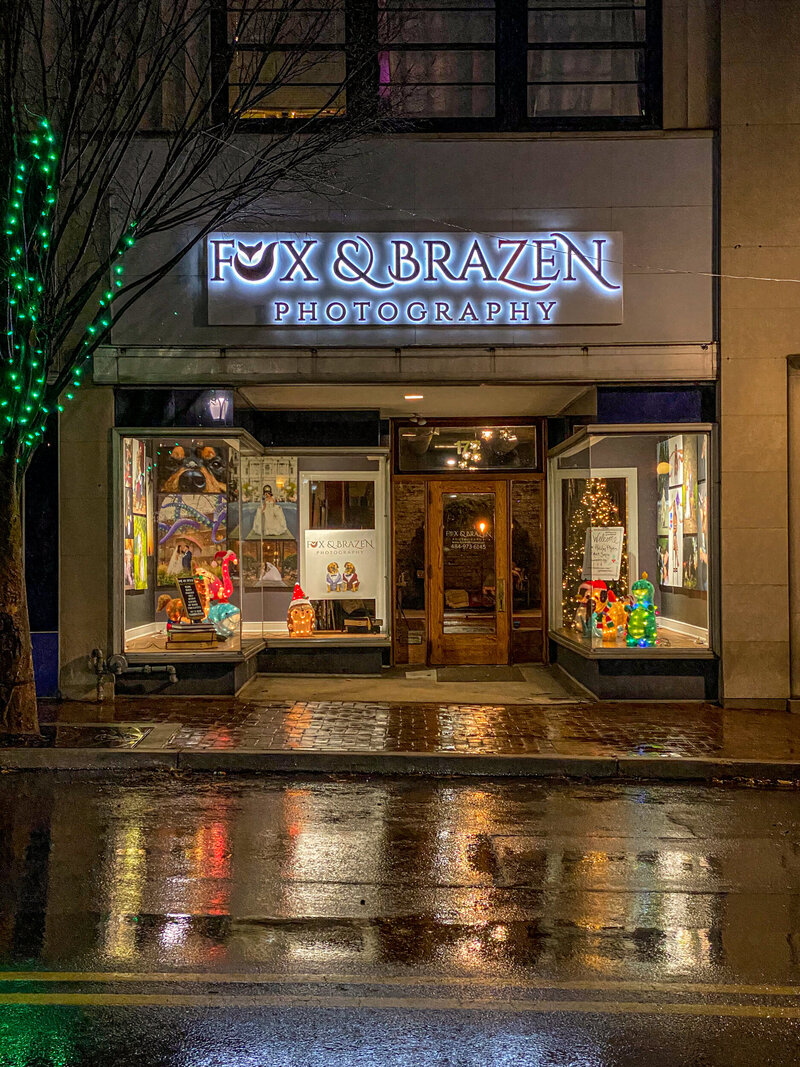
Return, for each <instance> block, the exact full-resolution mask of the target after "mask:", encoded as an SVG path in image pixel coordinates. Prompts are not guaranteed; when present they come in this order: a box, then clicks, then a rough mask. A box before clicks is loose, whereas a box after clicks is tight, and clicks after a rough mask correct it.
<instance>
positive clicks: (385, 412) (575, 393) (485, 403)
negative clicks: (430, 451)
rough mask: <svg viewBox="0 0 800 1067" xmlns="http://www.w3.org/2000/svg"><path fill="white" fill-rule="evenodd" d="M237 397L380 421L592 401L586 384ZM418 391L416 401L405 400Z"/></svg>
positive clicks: (326, 390) (253, 392)
mask: <svg viewBox="0 0 800 1067" xmlns="http://www.w3.org/2000/svg"><path fill="white" fill-rule="evenodd" d="M238 393H239V396H240V397H241V399H242V400H243V401H244V402H245V403H246V404H250V405H251V406H252V407H254V408H259V409H262V410H266V409H270V408H272V409H275V408H282V409H288V410H300V411H312V410H335V409H337V408H346V409H349V410H351V411H352V410H359V409H360V410H370V411H374V410H375V409H376V408H378V409H380V413H381V416H382V417H383V418H397V417H399V416H404V415H427V416H430V417H439V418H455V417H466V418H472V417H475V418H491V417H493V416H494V417H498V416H512V415H559V414H561V413H562V412H563V411H564V410H565V409H566V408H572V406H573V405H574V404H576V402H577V401H579V400H580V399H581V398H582V397H583V398H585V400H586V401H591V400H592V398H593V390H592V389H591V388H588V389H587V387H586V386H585V385H412V384H397V385H395V384H392V385H248V386H244V387H240V388H239V390H238ZM420 393H421V394H422V399H421V400H406V399H404V397H405V395H406V394H420ZM581 410H582V407H581ZM591 411H592V408H590V407H587V412H588V413H591Z"/></svg>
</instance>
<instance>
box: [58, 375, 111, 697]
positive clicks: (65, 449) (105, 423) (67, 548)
mask: <svg viewBox="0 0 800 1067" xmlns="http://www.w3.org/2000/svg"><path fill="white" fill-rule="evenodd" d="M113 425H114V394H113V392H112V390H111V389H104V388H92V387H90V386H89V384H88V382H87V385H86V388H85V390H84V389H82V390H81V392H80V393H78V395H77V396H76V399H75V401H74V402H73V403H71V404H67V405H66V406H65V409H64V413H63V414H62V415H61V417H60V421H59V435H60V441H59V447H60V455H61V480H60V486H59V498H60V509H61V533H60V549H59V550H60V557H61V559H60V562H61V568H60V570H61V574H60V584H61V588H60V598H59V631H60V688H61V692H62V694H63V696H64V697H66V698H67V699H71V700H87V699H94V698H95V697H96V692H97V679H96V677H95V675H94V673H93V672H92V671H91V669H90V667H89V655H90V653H91V651H92V649H93V648H100V649H102V650H103V651H104V652H105V653H106V655H108V654H109V653H110V648H111V645H110V641H111V634H110V625H111V601H112V596H111V555H110V554H111V544H112V537H111V525H110V523H111V515H110V510H109V500H110V492H111V448H110V432H109V431H110V430H111V429H112V427H113Z"/></svg>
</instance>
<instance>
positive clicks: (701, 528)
mask: <svg viewBox="0 0 800 1067" xmlns="http://www.w3.org/2000/svg"><path fill="white" fill-rule="evenodd" d="M703 440H705V438H703ZM697 588H698V589H700V590H703V591H708V483H707V482H700V484H699V485H698V487H697Z"/></svg>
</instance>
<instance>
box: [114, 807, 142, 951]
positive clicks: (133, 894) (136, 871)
mask: <svg viewBox="0 0 800 1067" xmlns="http://www.w3.org/2000/svg"><path fill="white" fill-rule="evenodd" d="M120 808H121V809H122V811H121V813H120V821H119V822H118V823H117V824H115V825H114V827H113V836H112V839H111V849H110V852H109V855H108V858H107V860H106V869H107V874H106V881H107V884H108V917H107V919H106V931H105V947H106V952H107V953H108V955H109V956H110V957H111V958H112V959H132V958H133V957H134V956H135V955H136V923H137V921H138V913H139V911H140V909H141V906H142V897H143V893H144V882H145V877H146V873H147V849H146V848H145V844H146V836H145V833H144V828H143V826H142V822H141V812H140V810H139V804H138V803H137V802H136V800H135V799H133V798H130V799H128V798H123V799H122V801H121V802H120Z"/></svg>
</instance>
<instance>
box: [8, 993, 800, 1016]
mask: <svg viewBox="0 0 800 1067" xmlns="http://www.w3.org/2000/svg"><path fill="white" fill-rule="evenodd" d="M2 1005H16V1006H33V1007H42V1006H53V1005H58V1006H61V1007H80V1008H150V1007H153V1008H236V1009H242V1008H272V1007H280V1008H293V1007H298V1008H300V1007H302V1008H336V1009H341V1008H343V1009H350V1010H355V1009H374V1010H382V1009H390V1010H395V1011H396V1010H406V1011H483V1012H486V1011H491V1012H508V1013H514V1014H519V1013H535V1014H539V1015H545V1014H559V1013H568V1014H590V1015H694V1016H729V1017H737V1018H747V1019H752V1018H757V1019H800V1008H792V1007H783V1006H781V1005H779V1004H724V1003H713V1002H711V1003H701V1004H697V1003H689V1002H680V1001H671V1002H668V1003H654V1002H648V1001H603V1000H504V1001H501V1000H486V999H480V1000H459V999H458V998H455V997H432V998H423V997H386V998H384V997H315V996H305V997H304V996H280V995H277V994H270V995H260V996H241V997H240V996H218V997H215V996H195V995H187V996H181V995H177V994H176V995H168V994H157V993H126V994H114V993H20V994H13V993H4V994H0V1006H2Z"/></svg>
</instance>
